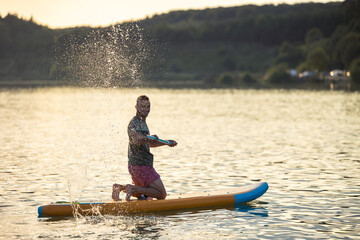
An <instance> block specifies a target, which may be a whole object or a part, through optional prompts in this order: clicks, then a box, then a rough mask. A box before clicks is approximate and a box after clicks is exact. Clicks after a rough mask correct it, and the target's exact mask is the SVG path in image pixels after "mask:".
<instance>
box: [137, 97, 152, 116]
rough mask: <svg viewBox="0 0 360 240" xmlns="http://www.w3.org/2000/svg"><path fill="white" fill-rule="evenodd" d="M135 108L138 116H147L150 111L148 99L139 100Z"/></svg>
mask: <svg viewBox="0 0 360 240" xmlns="http://www.w3.org/2000/svg"><path fill="white" fill-rule="evenodd" d="M136 110H137V112H138V115H139V116H140V117H147V116H148V115H149V112H150V101H148V100H140V101H139V102H138V104H137V105H136Z"/></svg>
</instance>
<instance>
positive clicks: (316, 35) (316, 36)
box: [305, 28, 324, 47]
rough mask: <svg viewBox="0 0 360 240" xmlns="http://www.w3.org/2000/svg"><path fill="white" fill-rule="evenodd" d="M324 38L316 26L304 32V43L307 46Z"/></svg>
mask: <svg viewBox="0 0 360 240" xmlns="http://www.w3.org/2000/svg"><path fill="white" fill-rule="evenodd" d="M323 38H324V34H323V33H322V32H321V31H320V29H318V28H312V29H310V30H309V31H307V33H306V37H305V43H306V46H307V47H310V45H311V44H313V43H315V42H317V41H319V40H321V39H323Z"/></svg>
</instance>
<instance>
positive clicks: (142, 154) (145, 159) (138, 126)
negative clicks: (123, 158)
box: [127, 116, 154, 166]
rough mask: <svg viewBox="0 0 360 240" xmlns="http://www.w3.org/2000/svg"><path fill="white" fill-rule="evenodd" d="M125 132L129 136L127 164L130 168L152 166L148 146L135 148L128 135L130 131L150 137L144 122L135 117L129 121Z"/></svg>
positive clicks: (152, 158) (152, 157)
mask: <svg viewBox="0 0 360 240" xmlns="http://www.w3.org/2000/svg"><path fill="white" fill-rule="evenodd" d="M127 131H128V136H129V147H128V159H129V164H130V165H132V166H153V161H154V156H153V155H152V154H151V153H150V144H149V143H146V144H143V145H140V146H137V145H135V144H134V143H133V140H132V138H131V135H130V133H131V132H132V131H136V132H139V133H141V134H143V135H144V136H147V135H150V131H149V128H148V126H147V124H146V122H145V121H143V120H141V119H140V118H138V117H136V116H135V117H133V118H132V119H131V121H130V123H129V125H128V129H127Z"/></svg>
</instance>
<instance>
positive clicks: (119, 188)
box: [111, 183, 125, 201]
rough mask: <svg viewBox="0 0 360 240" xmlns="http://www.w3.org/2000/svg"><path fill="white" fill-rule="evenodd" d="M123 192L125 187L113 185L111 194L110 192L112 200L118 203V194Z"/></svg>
mask: <svg viewBox="0 0 360 240" xmlns="http://www.w3.org/2000/svg"><path fill="white" fill-rule="evenodd" d="M124 190H125V186H124V185H121V184H116V183H115V184H114V185H113V192H112V196H111V197H112V199H113V200H114V201H120V200H121V199H120V197H119V195H120V192H121V191H124Z"/></svg>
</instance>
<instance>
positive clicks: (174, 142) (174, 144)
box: [168, 140, 177, 147]
mask: <svg viewBox="0 0 360 240" xmlns="http://www.w3.org/2000/svg"><path fill="white" fill-rule="evenodd" d="M168 141H169V142H170V144H169V147H175V146H176V145H177V142H176V141H175V140H168Z"/></svg>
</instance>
